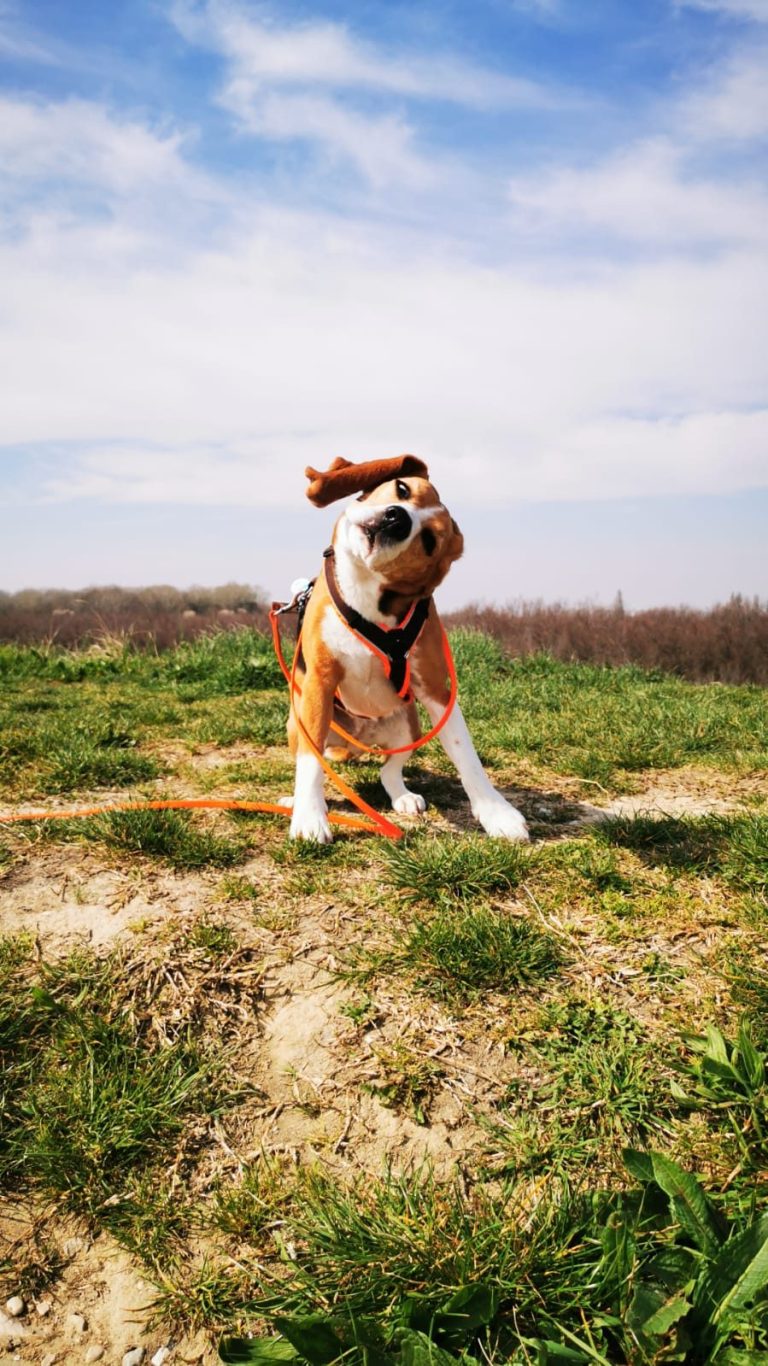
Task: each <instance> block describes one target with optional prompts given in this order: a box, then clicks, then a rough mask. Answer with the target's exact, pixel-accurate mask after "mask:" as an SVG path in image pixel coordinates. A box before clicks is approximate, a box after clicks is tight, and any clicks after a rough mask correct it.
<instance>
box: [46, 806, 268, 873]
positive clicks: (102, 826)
mask: <svg viewBox="0 0 768 1366" xmlns="http://www.w3.org/2000/svg"><path fill="white" fill-rule="evenodd" d="M26 830H28V831H30V832H31V833H32V836H33V837H34V836H35V835H36V836H37V837H38V838H40V837H42V838H43V839H51V840H64V841H66V842H70V843H77V842H83V843H87V844H91V843H93V844H103V845H105V846H106V847H107V848H108V849H112V850H114V851H115V852H117V853H122V854H141V855H143V856H145V857H148V858H157V859H160V860H161V861H162V862H163V863H167V864H169V865H170V867H171V868H176V869H178V870H179V871H182V872H183V871H187V870H192V869H195V868H204V867H206V866H207V865H210V866H212V867H215V868H231V867H232V866H233V865H235V864H238V863H241V862H242V861H243V859H244V858H245V857H246V854H247V848H248V846H247V844H246V843H245V842H244V841H243V840H242V839H240V840H232V839H227V838H226V837H225V836H223V835H218V834H216V833H214V832H213V831H211V830H208V829H206V828H205V827H203V826H201V825H199V824H198V823H196V822H195V820H194V818H193V817H192V816H191V815H190V813H189V812H187V811H105V812H102V813H101V814H100V815H97V816H85V817H78V818H76V819H72V820H58V821H56V822H55V823H51V824H48V823H46V822H44V821H40V822H35V821H33V822H31V823H30V824H29V825H28V826H27V827H26Z"/></svg>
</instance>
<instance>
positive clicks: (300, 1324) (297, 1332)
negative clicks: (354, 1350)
mask: <svg viewBox="0 0 768 1366" xmlns="http://www.w3.org/2000/svg"><path fill="white" fill-rule="evenodd" d="M275 1327H276V1328H279V1329H280V1332H281V1333H282V1334H283V1337H286V1338H287V1339H288V1341H289V1342H292V1343H293V1345H294V1347H295V1348H296V1351H297V1352H298V1353H299V1355H300V1356H302V1357H304V1359H305V1360H306V1361H308V1362H309V1366H328V1363H329V1362H331V1361H337V1360H338V1358H339V1357H340V1356H341V1355H342V1354H343V1352H344V1350H345V1348H344V1344H343V1342H342V1341H341V1339H340V1338H339V1337H337V1335H336V1333H335V1332H334V1330H333V1328H332V1327H331V1325H330V1323H329V1322H328V1319H327V1318H326V1316H325V1314H305V1315H303V1316H302V1317H300V1318H293V1319H284V1318H276V1319H275Z"/></svg>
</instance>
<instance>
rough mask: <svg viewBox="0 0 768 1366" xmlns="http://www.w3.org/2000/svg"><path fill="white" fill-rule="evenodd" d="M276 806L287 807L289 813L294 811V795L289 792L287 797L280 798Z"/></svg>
mask: <svg viewBox="0 0 768 1366" xmlns="http://www.w3.org/2000/svg"><path fill="white" fill-rule="evenodd" d="M275 806H285V807H287V809H288V810H289V811H292V810H293V793H292V792H289V794H288V796H287V797H278V799H277V801H276V802H275Z"/></svg>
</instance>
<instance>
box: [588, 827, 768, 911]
mask: <svg viewBox="0 0 768 1366" xmlns="http://www.w3.org/2000/svg"><path fill="white" fill-rule="evenodd" d="M599 835H600V837H601V838H602V839H604V840H605V841H606V843H608V844H611V845H615V846H617V847H619V848H624V849H631V850H633V851H634V852H635V853H637V854H638V855H639V856H640V858H641V859H643V861H644V862H647V863H649V864H651V865H654V866H658V867H663V868H668V869H671V870H675V871H678V870H679V871H681V872H692V873H698V874H702V875H706V876H712V875H713V874H717V875H718V876H720V877H721V878H722V879H723V881H725V882H726V883H728V885H729V886H731V887H735V888H738V889H739V890H743V891H754V892H761V893H765V892H766V890H768V816H764V815H762V814H757V813H754V812H746V813H739V814H738V815H713V816H699V817H691V816H650V815H649V816H642V815H640V816H634V817H632V818H628V817H624V816H621V817H616V818H614V819H613V820H609V821H605V822H604V823H603V824H602V825H601V827H600V830H599Z"/></svg>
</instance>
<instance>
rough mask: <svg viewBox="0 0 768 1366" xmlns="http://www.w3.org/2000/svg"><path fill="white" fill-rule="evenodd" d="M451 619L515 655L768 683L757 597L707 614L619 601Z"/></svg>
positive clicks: (479, 611) (530, 605)
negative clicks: (637, 607) (636, 608)
mask: <svg viewBox="0 0 768 1366" xmlns="http://www.w3.org/2000/svg"><path fill="white" fill-rule="evenodd" d="M447 621H448V624H449V625H451V626H469V627H475V628H476V629H477V630H480V631H486V632H487V633H488V634H489V635H492V636H495V637H496V638H497V639H498V640H500V641H501V642H502V644H503V645H504V647H505V649H506V650H508V651H509V653H510V654H513V655H532V654H538V653H541V652H545V653H546V654H549V655H552V656H553V658H555V659H562V660H580V661H582V662H583V663H593V664H636V665H639V666H640V668H643V669H661V670H664V671H665V672H667V673H674V674H677V675H678V676H679V677H680V678H688V679H691V680H692V681H693V682H697V683H699V682H701V683H710V682H719V683H762V684H765V683H768V603H765V602H759V601H758V599H757V598H754V599H751V600H750V599H747V598H742V597H739V596H735V597H732V598H731V599H730V601H729V602H726V603H720V604H718V605H717V606H716V607H710V608H708V609H707V610H706V611H700V610H697V609H695V608H693V607H653V608H650V609H648V610H647V611H643V612H627V611H625V609H624V607H623V605H622V603H621V600H620V599H618V600H617V601H616V602H615V603H614V605H613V606H612V607H594V606H590V605H588V604H587V605H584V606H581V607H568V606H565V605H564V604H563V603H557V602H555V603H543V602H515V603H510V604H508V605H507V606H506V607H484V606H480V605H478V604H472V605H470V606H468V607H465V608H463V609H462V610H461V611H460V612H452V613H451V614H450V615H449V616H448V618H447Z"/></svg>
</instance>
